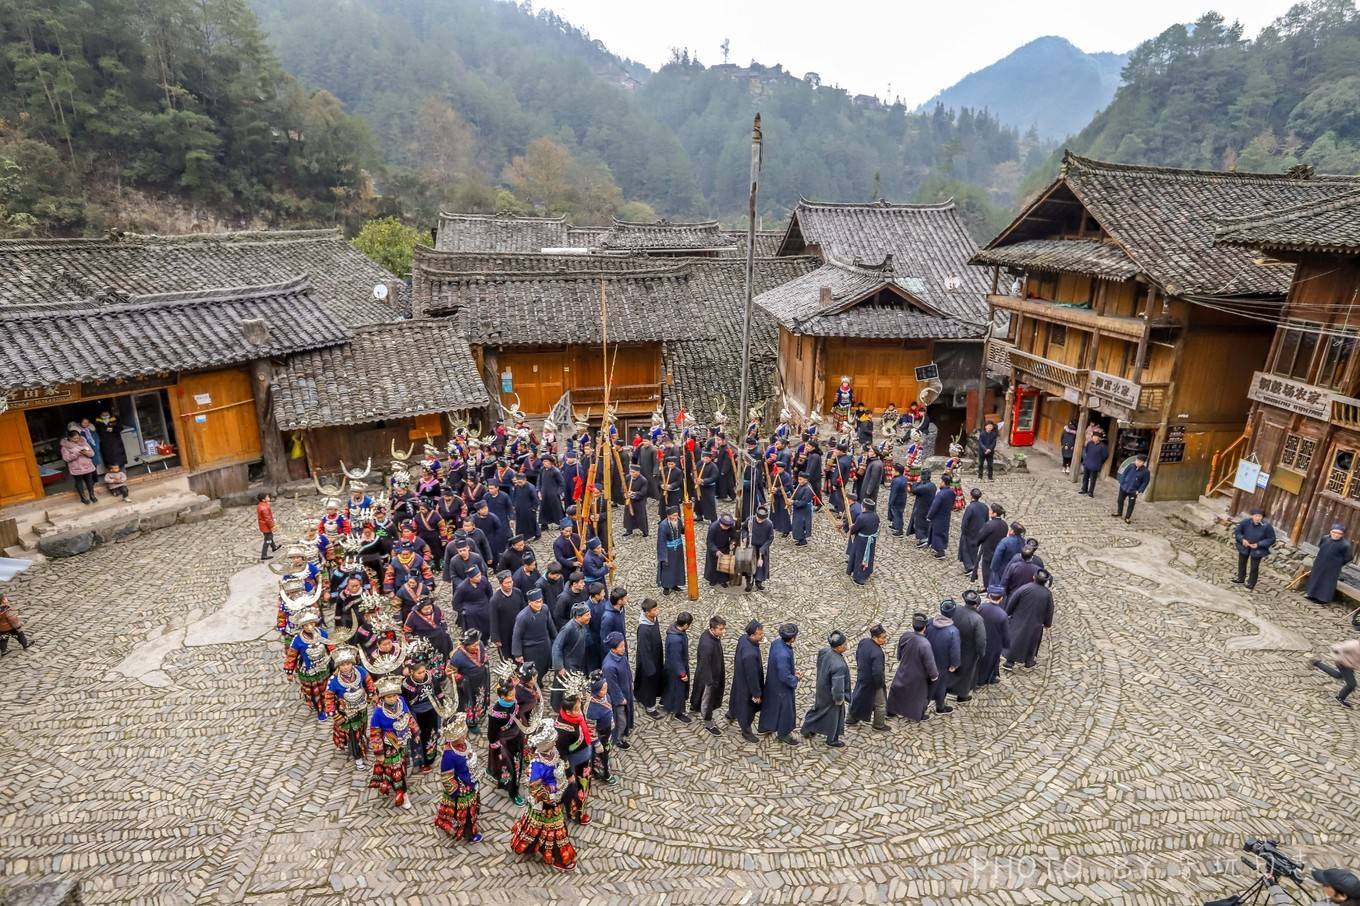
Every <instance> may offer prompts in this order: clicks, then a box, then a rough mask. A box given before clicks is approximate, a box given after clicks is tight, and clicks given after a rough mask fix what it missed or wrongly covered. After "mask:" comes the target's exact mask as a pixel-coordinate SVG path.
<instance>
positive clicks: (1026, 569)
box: [1001, 538, 1044, 597]
mask: <svg viewBox="0 0 1360 906" xmlns="http://www.w3.org/2000/svg"><path fill="white" fill-rule="evenodd" d="M1038 550H1039V542H1038V540H1037V539H1035V538H1026V539H1025V546H1024V547H1022V548H1020V553H1018V554H1016V555H1015V556H1014V557H1013V558H1011V562H1010V563H1009V564H1007V566H1006V569H1005V571H1004V572H1003V573H1002V574H1001V587H1002V588H1004V589H1005V590H1006V596H1007V597H1010V596H1011V595H1013V594H1015V590H1016V589H1018V588H1020V587H1021V586H1022V585H1028V584H1029V583H1030V582H1033V581H1034V575H1035V573H1037V572H1038V571H1039V570H1041V569H1043V568H1044V558H1043V557H1040V556H1039V554H1038Z"/></svg>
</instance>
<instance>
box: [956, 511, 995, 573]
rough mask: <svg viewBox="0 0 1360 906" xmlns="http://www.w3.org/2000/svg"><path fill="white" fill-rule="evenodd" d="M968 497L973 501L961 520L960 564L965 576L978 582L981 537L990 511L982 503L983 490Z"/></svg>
mask: <svg viewBox="0 0 1360 906" xmlns="http://www.w3.org/2000/svg"><path fill="white" fill-rule="evenodd" d="M968 496H969V497H971V498H972V500H970V501H969V503H968V506H966V507H964V508H963V517H962V518H961V519H960V520H959V562H960V563H962V564H963V573H964V575H966V576H967V577H968V578H969V579H972V580H974V581H976V580H977V571H978V546H979V544H980V543H981V542H980V541H979V536H980V535H981V534H982V529H983V527H984V526H985V525H986V524H987V518H988V512H989V511H988V509H987V504H985V503H983V502H982V489H981V488H973V489H972V490H971V491H969V492H968Z"/></svg>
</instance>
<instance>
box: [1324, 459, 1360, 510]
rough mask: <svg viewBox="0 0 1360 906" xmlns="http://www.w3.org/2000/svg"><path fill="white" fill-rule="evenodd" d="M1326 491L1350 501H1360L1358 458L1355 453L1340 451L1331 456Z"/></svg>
mask: <svg viewBox="0 0 1360 906" xmlns="http://www.w3.org/2000/svg"><path fill="white" fill-rule="evenodd" d="M1327 490H1329V491H1331V492H1332V493H1333V494H1337V495H1339V496H1341V497H1346V498H1349V499H1350V500H1360V456H1357V455H1356V451H1354V450H1346V449H1340V450H1337V451H1336V452H1335V453H1333V454H1332V467H1331V468H1330V469H1329V470H1328V471H1327Z"/></svg>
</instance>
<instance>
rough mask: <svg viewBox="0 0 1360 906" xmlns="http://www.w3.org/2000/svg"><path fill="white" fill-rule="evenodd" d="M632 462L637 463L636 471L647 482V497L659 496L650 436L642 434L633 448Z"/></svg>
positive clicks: (653, 447) (653, 446) (650, 498)
mask: <svg viewBox="0 0 1360 906" xmlns="http://www.w3.org/2000/svg"><path fill="white" fill-rule="evenodd" d="M633 462H634V463H636V464H637V467H638V472H639V473H640V474H641V475H642V477H643V478H644V479H645V480H646V482H647V499H648V500H654V499H656V498H657V497H658V496H659V491H658V489H657V480H656V446H655V445H654V444H653V443H652V440H651V438H649V437H647V436H645V435H644V436H643V438H642V443H640V444H638V445H637V447H635V448H634V450H633Z"/></svg>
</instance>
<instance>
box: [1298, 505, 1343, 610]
mask: <svg viewBox="0 0 1360 906" xmlns="http://www.w3.org/2000/svg"><path fill="white" fill-rule="evenodd" d="M1354 559H1355V550H1354V549H1353V548H1352V547H1351V543H1350V542H1349V541H1347V540H1346V526H1344V525H1342V524H1341V523H1340V522H1334V523H1332V528H1331V531H1329V532H1328V533H1327V534H1326V535H1324V536H1323V537H1321V538H1319V539H1318V549H1317V556H1316V557H1314V558H1313V567H1312V569H1310V570H1309V571H1308V587H1307V588H1306V589H1304V592H1303V594H1304V597H1306V598H1307V599H1308V600H1310V601H1312V602H1313V603H1314V604H1330V603H1331V602H1332V599H1334V598H1335V597H1336V583H1337V581H1338V580H1339V579H1340V578H1341V570H1342V568H1343V567H1344V566H1345V565H1346V564H1347V563H1350V562H1351V561H1352V560H1354Z"/></svg>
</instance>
